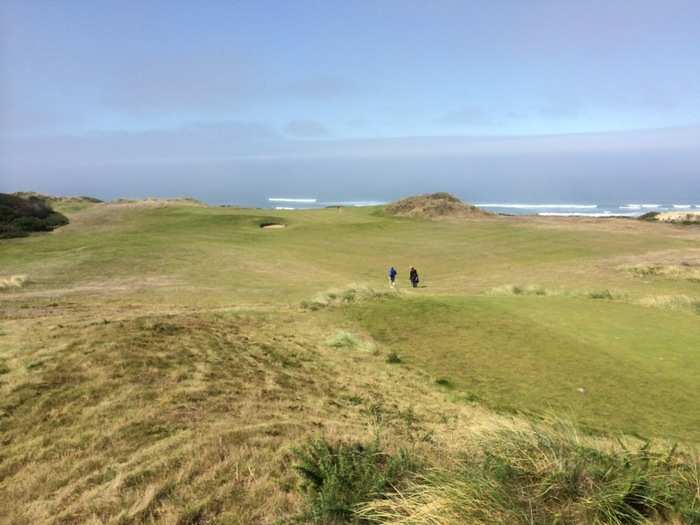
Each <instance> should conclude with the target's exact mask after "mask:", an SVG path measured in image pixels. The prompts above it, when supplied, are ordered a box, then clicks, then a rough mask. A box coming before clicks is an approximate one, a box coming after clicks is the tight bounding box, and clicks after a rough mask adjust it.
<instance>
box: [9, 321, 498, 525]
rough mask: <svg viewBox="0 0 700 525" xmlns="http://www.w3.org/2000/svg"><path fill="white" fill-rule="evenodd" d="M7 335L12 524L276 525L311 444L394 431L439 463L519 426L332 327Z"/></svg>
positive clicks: (172, 324) (97, 328)
mask: <svg viewBox="0 0 700 525" xmlns="http://www.w3.org/2000/svg"><path fill="white" fill-rule="evenodd" d="M5 330H6V332H5V333H4V335H3V337H2V338H1V339H0V341H2V343H1V344H2V347H3V353H2V355H3V356H5V361H4V362H3V366H4V367H5V369H6V372H5V373H4V374H3V375H2V376H0V377H1V378H2V384H1V388H2V393H3V397H2V405H1V406H0V416H1V418H0V421H2V425H3V445H4V446H3V461H2V463H0V480H2V481H0V499H2V500H3V501H13V502H15V504H14V505H12V506H10V507H8V506H5V507H4V508H3V509H2V510H0V521H3V522H6V523H16V524H20V523H22V524H23V523H143V522H150V523H188V522H205V521H206V520H207V519H213V518H214V517H216V519H217V520H218V521H217V522H225V523H240V524H251V523H273V522H275V521H276V520H278V519H281V518H284V517H289V516H290V515H293V514H295V513H297V512H298V511H299V510H300V508H301V501H300V499H299V496H298V494H297V493H296V492H295V491H294V490H293V487H294V485H295V474H294V471H293V469H292V468H291V465H290V458H291V456H290V452H291V448H292V447H293V446H294V444H295V443H299V442H301V441H302V440H304V439H306V438H308V437H309V436H312V435H315V434H323V435H325V436H327V437H329V438H330V439H334V438H337V439H340V438H342V439H358V440H361V439H364V438H365V437H366V436H367V435H379V436H383V437H384V440H385V441H386V442H387V443H389V446H392V447H393V446H398V444H399V443H412V444H413V446H414V450H415V451H416V454H419V455H430V456H431V457H432V460H433V461H434V462H436V463H437V464H439V463H440V462H441V461H442V462H445V461H449V458H450V457H451V456H452V455H454V454H456V452H457V450H459V449H460V448H461V447H463V443H464V442H465V441H466V440H467V438H468V435H469V434H470V433H471V432H473V431H474V430H476V429H484V428H489V427H492V426H497V425H499V424H503V421H505V420H506V419H507V418H503V417H500V416H497V415H494V414H491V413H488V412H487V411H485V410H482V409H479V408H476V407H470V406H467V405H463V404H452V403H450V402H449V401H448V400H447V399H446V398H445V396H444V395H443V394H441V393H439V392H437V391H436V390H435V389H434V388H433V387H432V385H431V383H430V379H429V378H428V377H426V376H423V375H421V374H420V373H418V372H415V371H411V370H406V369H405V368H403V367H398V368H397V367H394V366H392V365H388V364H385V363H384V356H383V355H381V352H380V351H376V352H368V351H364V350H362V349H358V350H357V351H352V350H350V351H348V350H342V351H340V350H338V349H335V348H332V347H330V346H329V345H328V344H327V340H328V337H329V336H332V335H333V334H334V333H335V332H334V331H333V330H332V329H331V328H330V327H329V328H328V329H319V327H318V326H316V325H315V324H314V323H311V322H309V321H308V320H304V319H303V318H302V319H299V317H298V316H292V315H289V316H285V315H283V314H282V315H280V314H275V315H269V314H250V313H249V314H231V313H218V314H194V315H176V316H163V315H159V316H147V317H139V318H134V319H127V320H124V321H111V320H106V321H104V320H100V321H97V320H94V321H87V320H81V321H76V320H75V319H74V318H72V317H71V316H70V315H67V316H64V317H62V318H61V322H60V323H57V324H54V325H51V326H47V327H46V329H45V330H37V328H36V324H35V323H33V322H29V321H26V320H17V321H14V322H11V323H6V324H5ZM362 337H363V338H365V339H366V336H365V335H363V336H362ZM188 520H189V521H188ZM197 520H200V521H197Z"/></svg>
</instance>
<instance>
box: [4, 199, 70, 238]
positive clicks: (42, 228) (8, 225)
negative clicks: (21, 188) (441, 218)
mask: <svg viewBox="0 0 700 525" xmlns="http://www.w3.org/2000/svg"><path fill="white" fill-rule="evenodd" d="M66 224H68V219H67V218H66V216H65V215H62V214H60V213H58V212H55V211H54V210H53V209H52V208H51V206H50V205H48V204H47V203H46V202H45V201H44V200H42V199H41V198H39V197H34V196H31V197H28V198H26V199H25V198H22V197H18V196H16V195H9V194H7V193H0V239H8V238H11V237H26V236H27V235H29V234H30V233H32V232H46V231H52V230H53V229H55V228H58V227H59V226H64V225H66Z"/></svg>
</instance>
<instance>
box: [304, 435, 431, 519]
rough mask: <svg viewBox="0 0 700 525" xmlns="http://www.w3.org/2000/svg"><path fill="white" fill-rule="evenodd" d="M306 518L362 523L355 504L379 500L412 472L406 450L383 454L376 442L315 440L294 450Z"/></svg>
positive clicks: (412, 465) (412, 462) (413, 468)
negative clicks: (306, 506)
mask: <svg viewBox="0 0 700 525" xmlns="http://www.w3.org/2000/svg"><path fill="white" fill-rule="evenodd" d="M295 456H296V459H297V463H296V465H295V468H296V470H297V472H298V473H299V475H300V477H301V485H300V488H301V491H302V492H303V493H304V495H305V497H306V502H307V505H308V516H307V517H309V518H311V519H313V520H315V521H320V522H325V523H362V521H361V520H360V519H359V518H357V517H356V516H355V510H356V509H357V507H358V505H360V504H362V503H366V502H368V501H370V500H373V499H376V498H383V497H384V496H385V494H387V493H388V492H391V491H394V490H395V488H396V487H397V486H398V485H399V484H400V483H401V482H402V481H403V480H404V479H405V478H406V477H407V476H408V475H409V474H410V473H412V472H414V471H415V470H416V468H417V467H416V463H415V462H414V461H413V460H412V459H411V457H410V455H409V454H408V453H407V452H406V451H403V450H402V451H400V452H399V453H397V454H396V455H390V454H387V453H385V452H383V451H382V450H381V449H380V447H379V445H378V443H376V442H375V443H370V444H365V443H343V442H340V443H331V442H329V441H327V440H325V439H319V440H315V441H312V442H310V443H307V444H306V445H305V446H303V447H302V448H300V449H298V450H296V451H295Z"/></svg>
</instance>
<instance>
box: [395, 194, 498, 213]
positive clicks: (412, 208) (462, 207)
mask: <svg viewBox="0 0 700 525" xmlns="http://www.w3.org/2000/svg"><path fill="white" fill-rule="evenodd" d="M385 211H386V213H387V214H388V215H395V216H398V217H419V218H425V219H439V218H448V217H456V218H462V217H473V216H487V215H490V214H489V213H488V212H485V211H483V210H481V209H479V208H477V207H476V206H472V205H471V204H465V203H464V202H462V201H461V200H459V199H458V198H457V197H455V196H454V195H450V194H449V193H431V194H428V195H418V196H415V197H407V198H405V199H401V200H399V201H396V202H394V203H391V204H389V205H388V206H387V207H386V208H385Z"/></svg>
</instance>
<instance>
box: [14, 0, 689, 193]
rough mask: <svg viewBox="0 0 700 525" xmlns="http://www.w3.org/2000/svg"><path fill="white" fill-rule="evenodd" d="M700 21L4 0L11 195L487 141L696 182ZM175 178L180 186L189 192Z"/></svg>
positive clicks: (676, 11) (647, 12)
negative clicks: (660, 158) (609, 157)
mask: <svg viewBox="0 0 700 525" xmlns="http://www.w3.org/2000/svg"><path fill="white" fill-rule="evenodd" d="M698 20H700V3H699V2H696V1H690V0H688V1H678V0H671V1H665V2H659V1H656V0H655V1H647V0H636V1H635V0H633V1H629V2H611V1H565V0H558V1H554V0H552V1H545V0H531V1H526V0H518V1H504V0H490V1H483V2H477V1H470V2H469V1H461V2H451V1H440V2H411V1H403V2H393V1H382V2H346V1H331V0H328V1H323V2H321V1H318V2H279V1H275V2H272V1H270V2H267V1H255V2H231V1H215V0H212V1H207V2H192V1H186V2H185V1H182V2H179V1H172V0H171V1H167V2H158V1H151V2H139V1H122V2H110V1H89V2H88V1H85V2H83V1H79V0H69V1H64V2H50V1H40V0H24V1H13V0H9V1H8V0H6V1H5V2H3V3H2V5H0V24H1V27H0V67H1V68H2V69H1V70H0V73H1V75H0V118H1V120H0V154H2V159H3V160H0V190H2V189H3V188H5V189H8V190H10V189H19V188H17V186H22V187H28V186H35V187H36V188H37V189H39V188H45V187H50V188H51V189H52V190H53V191H56V190H61V186H60V184H57V182H56V180H55V178H56V177H57V176H58V173H59V172H60V173H64V172H65V171H66V170H70V169H71V168H75V169H78V168H80V169H88V167H89V169H90V170H91V173H92V177H95V178H97V179H100V177H103V178H105V179H107V178H110V177H112V178H113V177H115V174H119V173H123V174H125V175H129V176H133V174H134V173H135V172H138V173H139V174H140V176H141V177H148V176H149V174H148V166H149V163H151V164H152V163H159V162H161V163H168V162H177V161H199V162H201V163H204V162H211V161H224V160H231V161H233V160H236V159H256V158H257V159H266V160H270V159H274V160H276V161H280V162H282V164H280V166H282V168H281V169H284V168H283V166H284V163H283V161H284V159H287V158H288V159H296V160H298V159H299V158H309V159H313V158H327V157H328V156H329V155H331V156H333V157H334V158H337V159H338V162H341V161H342V160H343V159H344V158H348V159H352V158H358V156H359V157H362V158H369V159H371V158H373V157H372V156H373V155H375V156H376V155H378V154H381V152H384V153H383V154H385V155H386V154H390V155H391V156H393V157H395V158H397V159H410V158H411V156H412V155H415V154H416V153H417V152H418V153H425V154H426V155H433V156H434V157H435V159H436V162H437V163H439V162H440V160H441V159H443V158H444V156H445V155H447V154H449V155H452V156H455V155H457V156H459V155H463V156H464V158H465V163H466V164H465V165H468V159H469V158H470V155H474V154H482V153H479V152H481V151H482V149H483V140H484V139H485V138H490V139H493V140H495V142H494V144H496V145H495V146H490V148H491V150H490V151H491V153H490V154H491V155H506V156H507V155H512V154H517V153H518V152H519V151H521V150H522V149H523V148H524V149H525V150H527V151H531V150H533V151H537V152H539V153H541V154H544V155H545V157H542V156H540V157H538V159H539V160H538V161H537V162H539V163H540V165H541V166H543V167H547V164H546V153H547V152H548V151H549V152H550V153H552V154H556V153H558V152H560V151H561V148H564V149H566V150H568V151H577V152H579V153H580V154H585V153H587V154H597V152H599V151H600V150H601V149H605V150H610V149H611V148H612V149H613V150H615V151H620V155H621V156H622V157H624V158H629V157H630V155H633V153H634V151H642V150H643V151H644V152H645V153H649V152H650V151H651V152H654V151H656V150H658V152H659V154H663V155H665V156H667V155H669V154H670V152H673V153H674V155H675V156H674V157H673V159H674V162H673V163H672V164H671V165H672V166H674V169H677V170H679V173H680V175H683V176H686V177H687V176H688V174H689V173H690V172H691V171H692V170H693V169H695V172H696V173H698V170H697V161H698V158H697V155H695V154H694V153H693V150H697V149H698V147H700V131H699V130H700V36H699V33H698V29H697V25H698ZM543 136H545V137H548V138H543ZM553 137H554V138H553ZM640 137H642V138H640ZM475 144H476V145H475ZM679 144H682V145H685V149H684V148H679ZM388 145H390V146H388ZM387 148H388V149H387ZM547 148H550V150H548V149H547ZM387 151H389V152H390V153H386V152H387ZM475 151H476V153H475ZM622 157H621V158H622ZM543 159H544V160H543ZM290 162H292V161H291V160H290ZM533 162H535V161H533ZM637 165H638V163H637ZM516 166H517V164H514V166H513V169H515V168H516ZM101 167H106V168H109V169H104V170H103V172H104V175H101V173H102V171H101ZM533 167H534V165H533ZM314 169H318V170H319V177H321V172H320V168H314ZM323 169H324V170H325V171H324V172H323V173H324V174H325V177H326V178H332V177H333V174H332V171H333V170H330V172H329V168H328V166H327V165H325V167H324V168H323ZM363 169H365V170H369V172H372V171H373V169H372V168H371V167H368V166H367V165H366V164H365V165H364V167H363ZM374 169H375V170H378V169H379V168H378V167H376V168H374ZM381 169H382V173H383V174H385V175H386V171H385V166H382V168H381ZM637 169H639V168H637ZM557 170H559V171H560V170H561V167H560V166H558V167H557ZM599 171H600V170H599ZM199 172H200V176H203V177H206V176H207V172H206V167H205V164H201V169H200V170H199ZM600 173H607V172H606V170H604V169H603V170H602V171H600ZM398 175H399V174H396V176H398ZM644 175H645V174H644V173H640V176H644ZM646 175H649V174H646ZM117 176H118V175H117ZM236 176H237V177H239V178H241V177H245V173H240V172H239V173H238V174H237V175H236ZM250 176H251V177H253V178H254V177H255V176H256V175H255V174H254V173H253V172H251V175H250ZM386 176H394V174H392V173H389V174H388V175H386ZM458 176H459V170H457V171H455V177H458ZM182 177H184V176H180V177H178V178H172V179H171V180H170V181H169V185H170V186H169V188H168V190H169V191H176V190H180V189H181V191H187V190H189V189H190V187H191V186H192V184H187V183H186V182H187V181H186V180H184V179H183V178H182ZM69 186H70V185H67V186H66V188H68V187H69ZM93 186H94V184H93ZM95 187H96V188H97V191H98V192H99V191H100V190H99V185H97V186H95ZM110 187H112V188H113V190H114V191H120V190H119V189H118V188H117V189H114V184H113V181H112V183H111V186H110ZM70 188H71V189H72V186H70ZM128 190H129V188H122V189H121V191H122V192H124V193H128Z"/></svg>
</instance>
